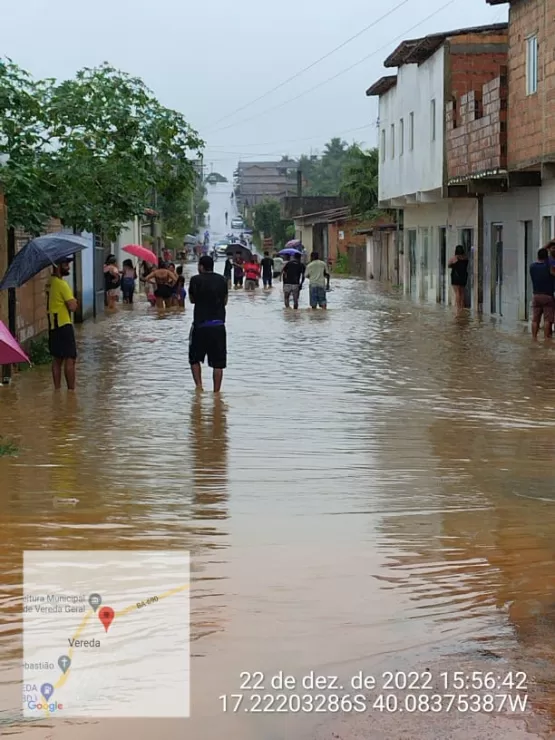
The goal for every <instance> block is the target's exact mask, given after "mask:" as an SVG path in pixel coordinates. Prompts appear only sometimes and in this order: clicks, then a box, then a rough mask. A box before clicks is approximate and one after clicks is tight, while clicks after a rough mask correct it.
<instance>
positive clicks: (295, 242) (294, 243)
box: [285, 239, 301, 249]
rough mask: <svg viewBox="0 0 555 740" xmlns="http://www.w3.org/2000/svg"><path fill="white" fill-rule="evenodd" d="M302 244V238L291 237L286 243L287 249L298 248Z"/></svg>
mask: <svg viewBox="0 0 555 740" xmlns="http://www.w3.org/2000/svg"><path fill="white" fill-rule="evenodd" d="M300 246H301V240H300V239H291V240H290V241H288V242H287V244H286V245H285V248H286V249H296V248H297V247H300Z"/></svg>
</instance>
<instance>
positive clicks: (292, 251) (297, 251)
mask: <svg viewBox="0 0 555 740" xmlns="http://www.w3.org/2000/svg"><path fill="white" fill-rule="evenodd" d="M279 254H289V255H293V254H302V252H299V250H298V249H293V248H292V247H289V249H282V250H281V252H280V253H279Z"/></svg>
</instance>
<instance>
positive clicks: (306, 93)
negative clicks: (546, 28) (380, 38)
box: [214, 0, 456, 133]
mask: <svg viewBox="0 0 555 740" xmlns="http://www.w3.org/2000/svg"><path fill="white" fill-rule="evenodd" d="M455 2H456V0H449V2H447V3H445V4H444V5H442V6H441V7H440V8H438V9H437V10H435V11H434V12H433V13H430V15H428V16H426V18H423V19H422V20H421V21H420V22H419V23H417V24H416V25H414V26H411V28H409V29H407V30H406V31H404V32H403V33H401V34H400V35H399V36H396V37H395V38H394V39H391V40H390V41H388V43H387V44H384V45H383V46H380V48H379V49H375V51H373V52H372V53H371V54H367V55H366V56H365V57H363V58H362V59H359V60H358V62H355V63H354V64H351V65H350V66H349V67H346V68H345V69H343V70H341V71H340V72H338V73H337V74H335V75H333V76H332V77H328V78H327V79H325V80H324V81H323V82H320V83H318V84H317V85H314V87H311V88H309V89H308V90H305V91H304V92H302V93H300V94H299V95H296V96H295V97H294V98H289V100H286V101H284V102H283V103H279V104H278V105H274V106H272V107H271V108H267V109H266V110H265V111H262V112H261V113H256V114H255V115H254V116H250V117H249V118H244V119H243V120H242V121H237V122H236V123H230V124H229V126H223V127H222V128H219V129H217V130H216V131H215V132H214V133H219V132H220V131H227V129H230V128H233V127H234V126H240V125H241V124H243V123H248V122H249V121H252V120H254V119H255V118H259V117H260V116H264V115H266V114H267V113H272V112H273V111H275V110H278V109H279V108H283V107H284V106H285V105H289V103H293V102H294V101H295V100H299V98H303V97H304V96H305V95H308V93H311V92H314V90H318V89H319V88H320V87H323V86H324V85H326V84H327V83H328V82H332V81H333V80H336V79H337V78H338V77H341V76H342V75H344V74H345V73H346V72H350V71H351V70H352V69H354V68H355V67H358V66H359V65H360V64H362V63H363V62H366V61H367V60H368V59H371V58H372V57H373V56H376V54H379V53H380V52H382V51H384V49H387V48H389V46H390V44H392V43H393V42H394V41H398V40H399V39H402V38H403V37H405V36H406V35H407V34H408V33H410V32H411V31H414V29H416V28H418V27H419V26H421V25H422V24H423V23H426V21H429V20H430V18H433V17H434V16H435V15H437V14H438V13H441V11H442V10H445V8H448V7H449V6H450V5H453V3H455Z"/></svg>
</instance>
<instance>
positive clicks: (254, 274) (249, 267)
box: [245, 254, 260, 291]
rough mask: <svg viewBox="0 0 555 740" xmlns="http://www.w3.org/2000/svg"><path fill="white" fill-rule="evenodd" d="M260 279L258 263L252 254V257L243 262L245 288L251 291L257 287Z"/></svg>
mask: <svg viewBox="0 0 555 740" xmlns="http://www.w3.org/2000/svg"><path fill="white" fill-rule="evenodd" d="M259 280H260V265H259V264H258V257H257V256H256V254H255V255H253V257H252V259H250V260H249V261H248V262H246V263H245V290H248V291H252V290H254V289H255V288H257V287H258V281H259Z"/></svg>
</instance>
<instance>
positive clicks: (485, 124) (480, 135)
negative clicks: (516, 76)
mask: <svg viewBox="0 0 555 740" xmlns="http://www.w3.org/2000/svg"><path fill="white" fill-rule="evenodd" d="M445 128H446V155H447V176H448V179H450V180H453V179H457V178H466V177H469V176H478V175H483V174H485V173H492V172H496V171H499V170H506V168H507V77H506V68H504V67H502V68H501V75H500V76H499V77H496V78H495V79H493V80H490V81H489V82H487V83H486V84H485V85H483V86H482V87H481V88H480V89H479V90H477V91H475V90H472V91H470V92H467V93H466V94H464V95H461V96H460V98H456V97H454V99H453V100H452V101H450V102H449V103H447V105H446V111H445Z"/></svg>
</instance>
